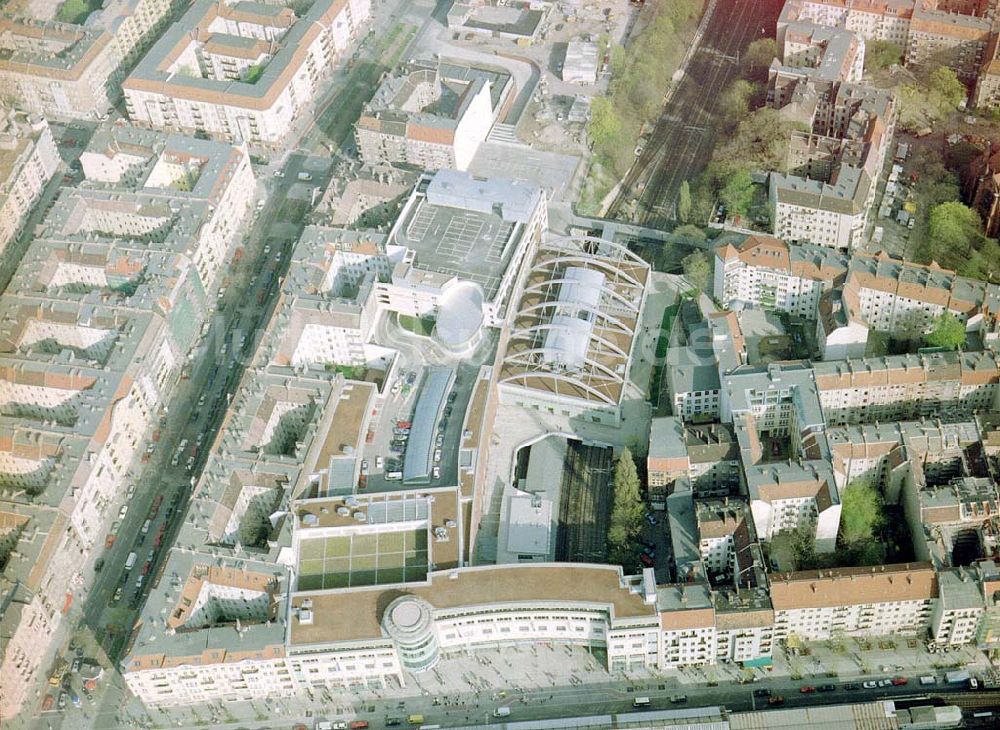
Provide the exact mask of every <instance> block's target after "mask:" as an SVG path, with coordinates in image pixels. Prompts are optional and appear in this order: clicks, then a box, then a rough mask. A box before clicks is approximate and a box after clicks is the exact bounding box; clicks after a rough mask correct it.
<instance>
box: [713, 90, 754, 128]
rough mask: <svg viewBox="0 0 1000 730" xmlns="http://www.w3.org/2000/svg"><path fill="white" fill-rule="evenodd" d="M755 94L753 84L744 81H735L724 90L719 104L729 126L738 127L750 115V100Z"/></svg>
mask: <svg viewBox="0 0 1000 730" xmlns="http://www.w3.org/2000/svg"><path fill="white" fill-rule="evenodd" d="M753 92H754V88H753V84H751V83H750V82H749V81H745V80H743V79H737V80H736V81H733V82H732V83H730V84H729V86H727V87H726V88H725V89H724V90H723V92H722V97H721V98H720V99H719V102H720V106H721V108H722V110H723V111H722V114H723V116H724V118H725V120H726V123H727V124H728V125H729V126H733V127H735V126H737V125H738V124H739V123H740V122H742V121H743V120H744V119H745V118H746V116H747V114H749V113H750V99H751V98H752V97H753Z"/></svg>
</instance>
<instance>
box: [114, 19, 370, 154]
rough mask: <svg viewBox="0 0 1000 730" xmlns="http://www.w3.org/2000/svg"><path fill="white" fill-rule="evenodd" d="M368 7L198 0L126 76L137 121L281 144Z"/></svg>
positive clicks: (129, 107)
mask: <svg viewBox="0 0 1000 730" xmlns="http://www.w3.org/2000/svg"><path fill="white" fill-rule="evenodd" d="M370 15H371V4H370V2H369V0H318V1H317V2H315V3H313V4H312V5H311V6H310V7H309V9H308V10H307V11H306V12H305V14H304V15H303V16H302V17H298V16H296V15H295V13H294V12H293V10H292V9H291V8H288V7H276V6H273V5H265V4H247V3H239V2H229V1H228V0H197V1H196V2H194V3H193V4H192V5H191V7H190V8H189V9H188V10H187V12H185V13H184V15H183V16H182V17H181V18H180V19H179V20H178V21H177V22H175V23H174V24H173V25H171V26H170V28H168V29H167V31H166V32H165V33H164V34H163V36H162V37H161V38H160V40H159V41H157V42H156V44H155V45H154V46H153V47H152V48H151V49H150V51H149V53H147V54H146V55H145V56H144V57H143V59H142V60H141V61H140V62H139V64H138V65H137V66H136V68H135V70H133V71H132V73H131V74H129V76H128V78H126V79H125V81H124V82H123V83H122V90H123V92H124V94H125V107H126V110H127V112H128V115H129V118H130V119H131V120H132V121H133V122H136V123H139V124H143V125H148V126H151V127H154V128H158V129H167V130H179V131H184V132H188V133H193V132H202V133H205V134H208V135H211V136H214V137H220V138H222V139H227V140H232V141H237V142H249V143H259V144H265V145H274V144H278V143H279V142H280V141H281V140H282V139H283V138H284V137H285V135H287V134H288V132H289V131H290V130H291V129H292V128H293V127H294V125H295V122H296V120H297V119H299V118H300V117H301V116H302V114H303V113H304V112H305V111H306V110H307V109H309V107H310V105H311V103H312V101H313V100H314V99H315V97H316V95H317V94H318V93H319V92H320V90H321V88H322V85H323V83H324V80H325V78H326V76H327V74H329V71H330V69H331V68H333V67H334V66H336V64H337V63H339V62H340V60H341V59H342V57H343V54H344V52H345V51H346V50H347V48H348V46H349V44H350V43H351V40H352V39H353V38H354V37H356V36H357V35H358V34H359V33H360V32H361V31H362V29H363V28H365V27H366V26H365V23H366V22H367V21H368V19H369V17H370Z"/></svg>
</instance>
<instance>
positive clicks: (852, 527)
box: [840, 480, 883, 545]
mask: <svg viewBox="0 0 1000 730" xmlns="http://www.w3.org/2000/svg"><path fill="white" fill-rule="evenodd" d="M882 504H883V502H882V495H881V494H879V491H878V489H876V488H875V487H874V486H872V485H871V484H870V483H868V482H867V481H864V480H857V481H853V482H851V483H850V484H848V485H847V486H846V487H845V488H844V493H843V494H842V495H841V498H840V541H841V542H842V543H844V544H846V545H854V544H856V543H863V542H869V541H871V540H872V538H873V537H874V535H875V532H876V530H879V529H881V527H882V520H883V517H882Z"/></svg>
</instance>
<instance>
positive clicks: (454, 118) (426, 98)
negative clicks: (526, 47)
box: [355, 61, 513, 170]
mask: <svg viewBox="0 0 1000 730" xmlns="http://www.w3.org/2000/svg"><path fill="white" fill-rule="evenodd" d="M512 87H513V83H512V81H511V78H510V75H509V74H507V73H505V72H502V71H499V70H495V69H492V68H479V67H474V66H468V65H459V64H457V63H455V62H442V61H411V62H410V63H409V64H408V65H407V66H406V67H404V69H403V70H402V71H400V72H399V73H398V74H396V75H394V76H390V77H389V78H387V79H386V80H385V81H383V82H382V85H381V86H379V88H378V89H377V90H376V92H375V95H374V96H373V97H372V99H371V101H369V102H368V103H367V104H366V105H365V108H364V110H363V111H362V113H361V117H360V118H359V119H358V121H357V122H356V124H355V139H356V141H357V145H358V152H359V154H360V155H361V159H363V160H364V161H365V162H367V163H369V164H373V165H374V164H380V163H389V164H393V163H406V164H410V165H415V166H417V167H420V168H423V169H425V170H438V169H441V168H454V169H457V170H466V169H468V167H469V164H470V163H471V162H472V158H473V157H474V156H475V154H476V151H477V150H478V149H479V145H480V143H481V142H482V141H483V140H485V139H486V135H487V134H489V131H490V128H491V127H492V126H493V122H494V121H495V120H496V118H497V116H498V114H500V112H501V110H502V108H503V107H504V105H505V104H507V102H508V101H509V99H510V94H511V92H512Z"/></svg>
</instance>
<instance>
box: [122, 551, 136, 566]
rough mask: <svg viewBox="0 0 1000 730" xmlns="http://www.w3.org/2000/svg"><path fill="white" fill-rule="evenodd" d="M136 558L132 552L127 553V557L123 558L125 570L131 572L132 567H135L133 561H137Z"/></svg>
mask: <svg viewBox="0 0 1000 730" xmlns="http://www.w3.org/2000/svg"><path fill="white" fill-rule="evenodd" d="M138 557H139V556H138V555H136V554H135V553H134V552H131V553H129V554H128V557H127V558H125V570H132V567H133V566H134V565H135V561H136V560H137V559H138Z"/></svg>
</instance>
